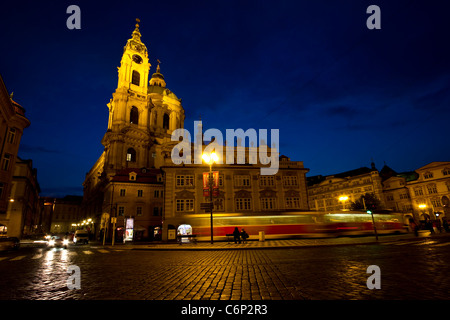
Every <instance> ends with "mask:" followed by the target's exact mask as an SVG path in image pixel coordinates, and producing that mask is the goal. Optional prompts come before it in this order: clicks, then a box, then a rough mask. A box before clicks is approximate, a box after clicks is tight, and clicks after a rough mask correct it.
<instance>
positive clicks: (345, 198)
mask: <svg viewBox="0 0 450 320" xmlns="http://www.w3.org/2000/svg"><path fill="white" fill-rule="evenodd" d="M347 200H348V197H347V196H342V197H339V201H347Z"/></svg>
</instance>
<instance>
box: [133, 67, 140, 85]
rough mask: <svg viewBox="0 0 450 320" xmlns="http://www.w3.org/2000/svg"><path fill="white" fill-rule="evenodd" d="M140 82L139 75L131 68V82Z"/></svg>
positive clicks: (136, 83) (137, 83)
mask: <svg viewBox="0 0 450 320" xmlns="http://www.w3.org/2000/svg"><path fill="white" fill-rule="evenodd" d="M140 82H141V75H140V74H139V72H137V71H136V70H133V74H132V77H131V83H132V84H135V85H137V86H138V85H139V84H140Z"/></svg>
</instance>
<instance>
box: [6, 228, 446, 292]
mask: <svg viewBox="0 0 450 320" xmlns="http://www.w3.org/2000/svg"><path fill="white" fill-rule="evenodd" d="M449 251H450V238H449V237H434V238H417V239H402V238H398V239H392V241H384V242H382V243H379V244H358V245H357V244H355V245H347V246H305V247H303V248H299V247H293V248H284V249H280V248H273V249H266V250H260V249H258V248H255V249H253V248H248V249H246V250H162V251H161V250H133V249H130V248H125V247H124V246H122V247H121V246H115V247H111V246H109V247H102V246H99V245H87V246H79V247H75V246H70V247H69V248H68V249H47V248H36V247H22V248H21V249H20V250H19V251H17V252H2V253H0V272H1V274H2V277H1V278H0V288H1V290H0V299H1V300H10V299H19V300H20V299H32V300H60V299H77V300H78V299H79V300H105V299H106V300H110V299H114V300H115V299H120V300H130V299H131V300H235V301H236V300H310V299H311V300H323V299H338V300H341V299H342V300H348V299H360V300H361V299H362V300H397V299H400V300H403V299H415V300H427V299H439V300H448V299H450V294H449V292H450V280H449V278H448V270H449V269H448V266H449V263H450V252H449ZM73 265H75V266H78V267H79V268H80V276H81V278H80V285H81V288H80V289H69V288H68V286H67V279H68V278H69V276H70V274H69V273H67V271H68V267H69V266H73ZM370 265H377V266H379V267H380V271H381V278H380V282H381V289H374V290H369V289H368V288H367V285H366V281H367V279H368V277H369V276H370V274H368V273H367V268H368V266H370Z"/></svg>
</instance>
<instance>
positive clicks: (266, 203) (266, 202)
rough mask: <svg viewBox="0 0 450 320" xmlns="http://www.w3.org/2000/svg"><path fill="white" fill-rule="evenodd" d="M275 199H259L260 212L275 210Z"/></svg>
mask: <svg viewBox="0 0 450 320" xmlns="http://www.w3.org/2000/svg"><path fill="white" fill-rule="evenodd" d="M276 204H277V202H276V199H275V198H261V209H262V210H273V209H276Z"/></svg>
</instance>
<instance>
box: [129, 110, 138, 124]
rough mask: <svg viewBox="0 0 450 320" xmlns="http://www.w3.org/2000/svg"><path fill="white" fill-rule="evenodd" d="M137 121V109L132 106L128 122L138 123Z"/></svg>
mask: <svg viewBox="0 0 450 320" xmlns="http://www.w3.org/2000/svg"><path fill="white" fill-rule="evenodd" d="M138 122H139V111H138V109H137V108H136V107H132V108H131V111H130V123H133V124H138Z"/></svg>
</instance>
